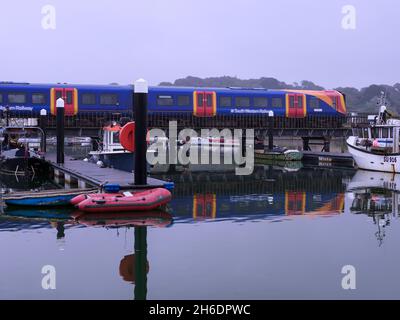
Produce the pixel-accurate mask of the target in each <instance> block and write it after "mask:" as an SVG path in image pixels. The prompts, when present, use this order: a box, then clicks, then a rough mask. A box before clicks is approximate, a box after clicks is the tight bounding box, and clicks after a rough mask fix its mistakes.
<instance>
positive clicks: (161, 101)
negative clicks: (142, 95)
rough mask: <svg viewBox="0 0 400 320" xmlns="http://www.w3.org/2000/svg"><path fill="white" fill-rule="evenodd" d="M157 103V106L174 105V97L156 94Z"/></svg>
mask: <svg viewBox="0 0 400 320" xmlns="http://www.w3.org/2000/svg"><path fill="white" fill-rule="evenodd" d="M157 105H158V106H172V105H174V99H173V98H172V96H163V95H161V96H157Z"/></svg>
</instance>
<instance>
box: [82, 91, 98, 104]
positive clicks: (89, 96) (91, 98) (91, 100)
mask: <svg viewBox="0 0 400 320" xmlns="http://www.w3.org/2000/svg"><path fill="white" fill-rule="evenodd" d="M82 104H96V95H95V94H94V93H84V94H82Z"/></svg>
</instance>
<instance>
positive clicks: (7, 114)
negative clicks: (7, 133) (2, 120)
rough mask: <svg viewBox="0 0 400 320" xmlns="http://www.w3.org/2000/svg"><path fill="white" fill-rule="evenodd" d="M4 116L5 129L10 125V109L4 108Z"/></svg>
mask: <svg viewBox="0 0 400 320" xmlns="http://www.w3.org/2000/svg"><path fill="white" fill-rule="evenodd" d="M4 112H5V114H6V127H8V126H9V125H10V107H9V106H6V110H4Z"/></svg>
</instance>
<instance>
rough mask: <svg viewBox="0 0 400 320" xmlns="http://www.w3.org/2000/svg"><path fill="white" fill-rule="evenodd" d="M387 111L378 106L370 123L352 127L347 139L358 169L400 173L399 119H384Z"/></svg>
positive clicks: (383, 107)
mask: <svg viewBox="0 0 400 320" xmlns="http://www.w3.org/2000/svg"><path fill="white" fill-rule="evenodd" d="M387 114H388V112H387V111H386V107H385V106H381V107H380V112H379V115H378V116H376V117H375V119H374V120H373V122H372V123H370V124H369V125H365V126H358V127H356V128H354V129H353V135H352V136H351V137H349V138H348V139H347V146H348V149H349V152H350V154H351V155H352V156H353V158H354V161H355V162H356V164H357V166H358V167H359V168H360V169H366V170H373V171H382V172H395V173H400V148H399V143H400V139H399V138H400V136H399V131H400V120H398V119H388V120H386V117H387Z"/></svg>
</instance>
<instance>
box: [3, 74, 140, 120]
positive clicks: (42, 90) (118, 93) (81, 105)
mask: <svg viewBox="0 0 400 320" xmlns="http://www.w3.org/2000/svg"><path fill="white" fill-rule="evenodd" d="M132 90H133V87H132V86H117V85H115V86H114V85H71V84H29V83H13V82H1V83H0V110H2V111H4V110H5V109H6V108H8V110H9V111H10V113H11V114H18V115H20V116H23V115H31V114H32V113H36V114H37V113H39V112H40V110H42V109H46V110H47V112H48V114H51V115H53V116H55V115H56V114H57V108H56V101H57V99H58V98H63V99H64V102H65V105H64V107H65V116H77V115H79V114H80V113H81V112H121V111H127V110H128V109H129V108H131V106H132Z"/></svg>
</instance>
